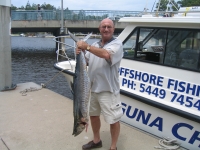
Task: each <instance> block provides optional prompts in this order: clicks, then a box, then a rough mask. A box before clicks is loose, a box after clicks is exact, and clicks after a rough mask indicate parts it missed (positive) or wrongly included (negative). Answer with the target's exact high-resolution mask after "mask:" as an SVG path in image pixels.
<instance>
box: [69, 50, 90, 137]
mask: <svg viewBox="0 0 200 150" xmlns="http://www.w3.org/2000/svg"><path fill="white" fill-rule="evenodd" d="M90 85H91V84H90V79H89V77H88V73H87V64H86V60H85V56H84V54H83V52H82V51H81V52H80V53H79V54H78V55H77V59H76V69H75V76H74V81H73V91H74V102H73V109H74V110H73V113H74V129H73V133H72V135H74V136H77V135H79V134H80V133H81V132H82V131H83V130H84V129H85V127H86V126H87V124H88V121H89V114H88V111H89V97H90ZM86 129H87V128H86Z"/></svg>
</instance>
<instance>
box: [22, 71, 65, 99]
mask: <svg viewBox="0 0 200 150" xmlns="http://www.w3.org/2000/svg"><path fill="white" fill-rule="evenodd" d="M64 70H69V69H63V70H61V71H59V72H58V73H56V74H55V75H54V76H53V77H52V78H51V79H50V80H49V81H47V82H46V83H45V84H43V83H41V86H40V87H39V88H37V87H30V88H27V89H24V90H23V91H20V93H21V94H22V96H26V95H27V92H33V91H39V90H41V89H42V88H46V86H47V84H49V83H51V82H52V81H53V80H54V79H55V77H57V76H58V75H59V74H60V73H61V72H63V71H64Z"/></svg>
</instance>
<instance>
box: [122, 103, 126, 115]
mask: <svg viewBox="0 0 200 150" xmlns="http://www.w3.org/2000/svg"><path fill="white" fill-rule="evenodd" d="M122 106H124V107H126V104H125V103H122ZM125 110H126V109H125V108H122V111H123V114H124V112H125Z"/></svg>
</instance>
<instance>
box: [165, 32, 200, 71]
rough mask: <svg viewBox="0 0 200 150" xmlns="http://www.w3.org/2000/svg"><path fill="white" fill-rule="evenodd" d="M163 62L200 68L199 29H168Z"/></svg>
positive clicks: (189, 67) (187, 67) (176, 65)
mask: <svg viewBox="0 0 200 150" xmlns="http://www.w3.org/2000/svg"><path fill="white" fill-rule="evenodd" d="M168 35H169V36H168V40H167V46H166V55H165V60H164V64H167V65H170V66H175V67H179V68H186V69H192V70H200V65H199V63H200V61H199V59H200V31H198V32H197V31H194V30H193V31H191V30H169V34H168Z"/></svg>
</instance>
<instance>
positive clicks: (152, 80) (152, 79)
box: [149, 75, 156, 85]
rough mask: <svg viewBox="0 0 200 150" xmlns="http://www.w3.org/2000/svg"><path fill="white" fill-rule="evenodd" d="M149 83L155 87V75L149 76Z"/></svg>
mask: <svg viewBox="0 0 200 150" xmlns="http://www.w3.org/2000/svg"><path fill="white" fill-rule="evenodd" d="M149 83H150V84H154V85H156V76H155V75H151V76H150V82H149Z"/></svg>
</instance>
